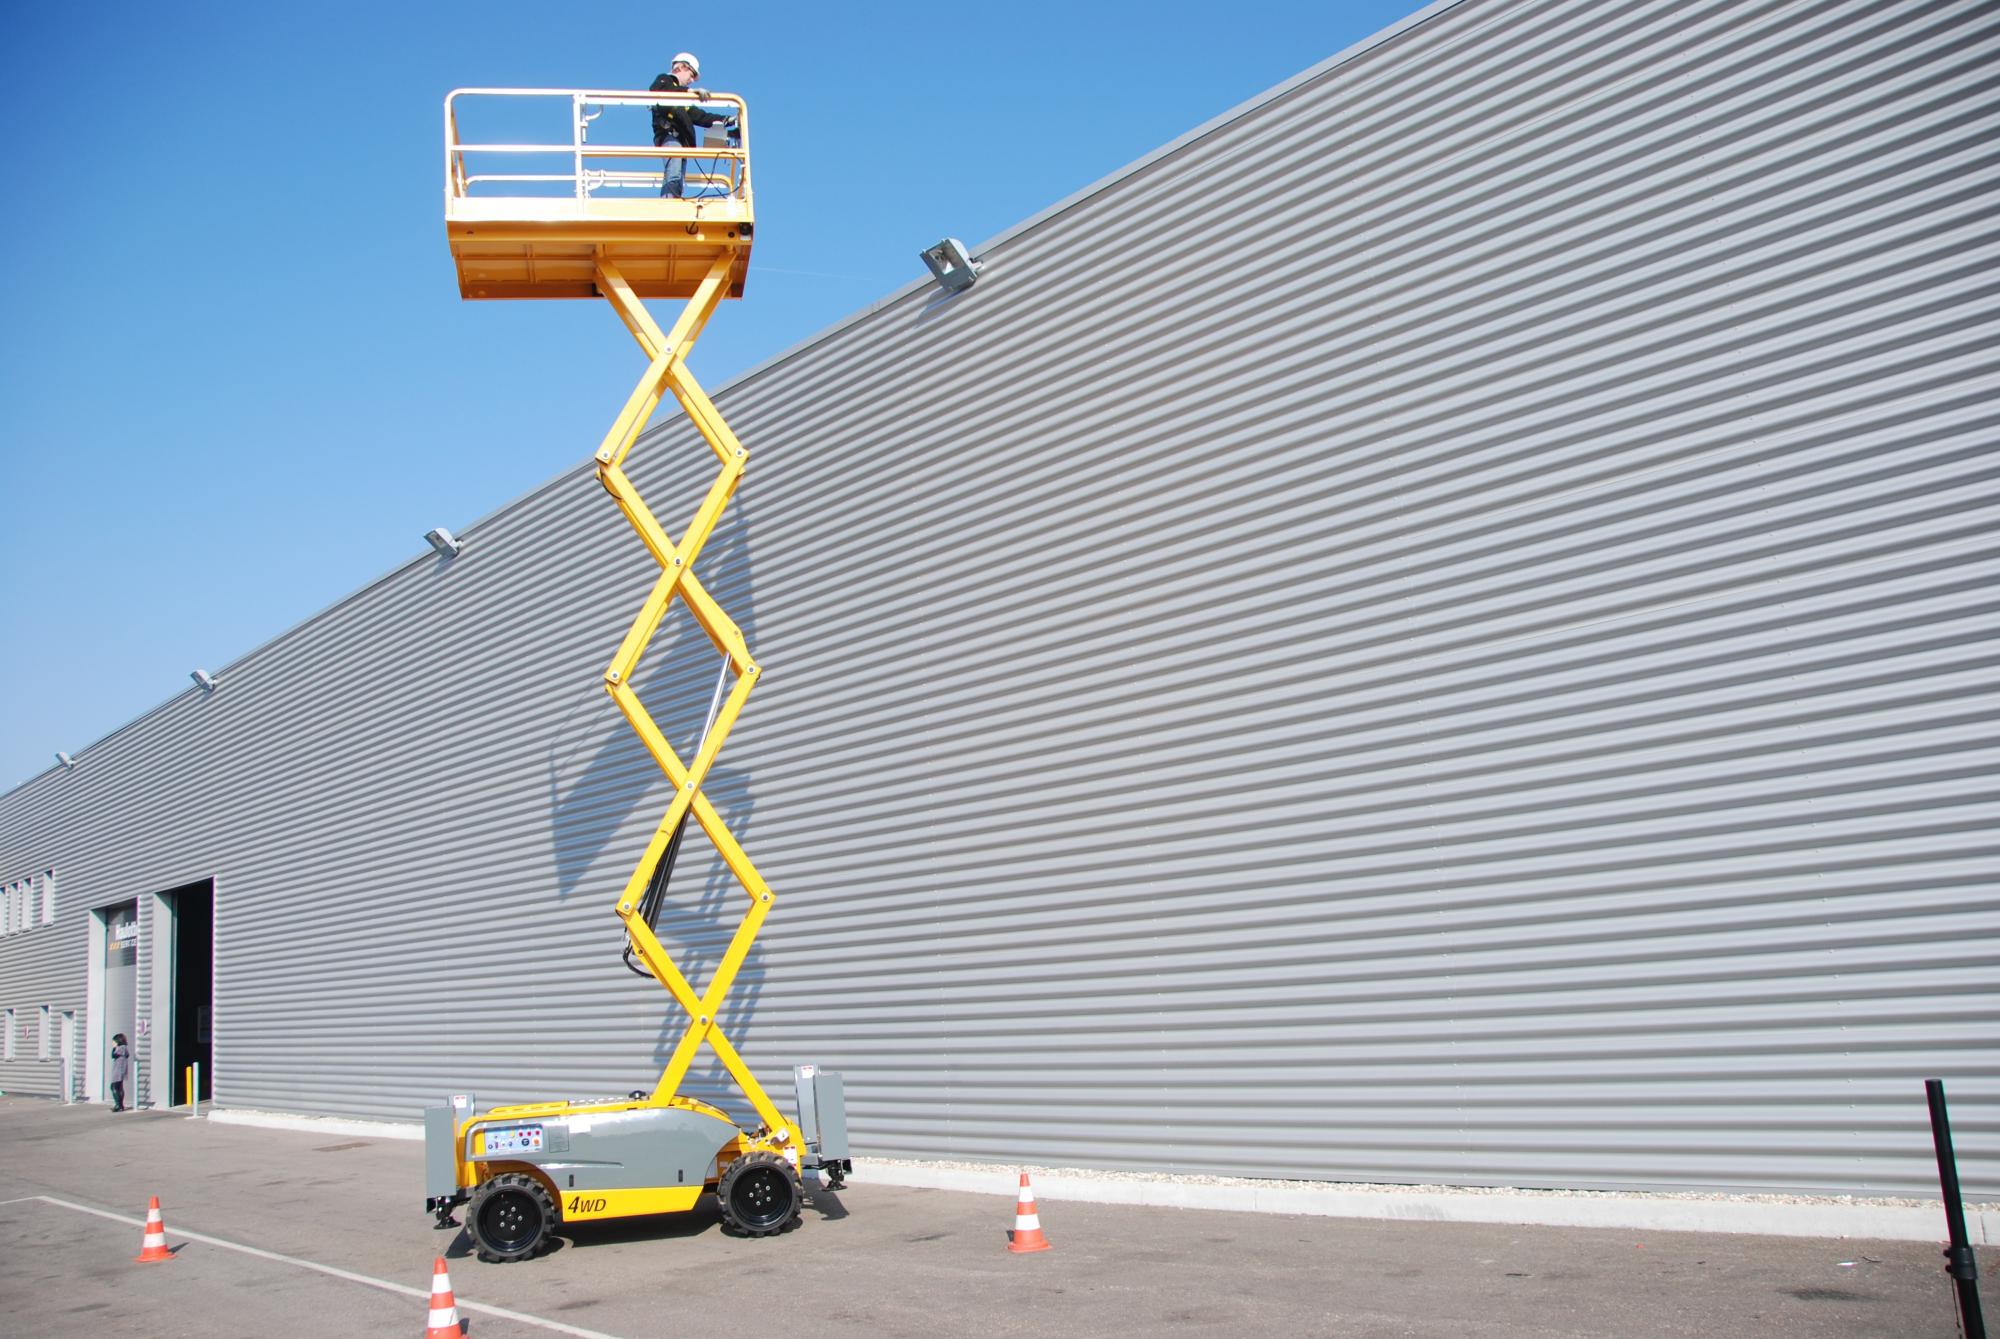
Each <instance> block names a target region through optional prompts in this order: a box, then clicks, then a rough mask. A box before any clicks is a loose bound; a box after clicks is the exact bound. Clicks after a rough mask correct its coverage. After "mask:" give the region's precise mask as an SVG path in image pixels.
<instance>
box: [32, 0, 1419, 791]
mask: <svg viewBox="0 0 2000 1339" xmlns="http://www.w3.org/2000/svg"><path fill="white" fill-rule="evenodd" d="M1420 7H1421V5H1420V4H1419V3H1417V0H1380V2H1374V3H1370V2H1366V0H1353V2H1352V3H1349V2H1346V0H1320V2H1319V3H1291V2H1290V0H1277V2H1267V3H1261V4H1257V5H1254V6H1250V7H1246V8H1245V9H1243V10H1232V9H1230V8H1228V7H1227V6H1221V5H1217V4H1214V3H1213V2H1212V0H1209V2H1208V3H1201V4H1194V3H1180V2H1179V0H1155V2H1154V3H1148V4H1128V3H1108V4H1097V5H1090V4H1084V5H1079V4H1073V3H1072V4H1056V3H1048V2H1046V0H1015V3H1012V4H1008V5H1005V6H991V5H989V6H970V7H966V6H961V7H951V6H945V7H939V6H937V5H935V4H872V5H871V4H862V5H853V4H845V5H826V4H814V5H805V4H792V3H763V4H758V3H751V4H744V5H737V6H701V7H695V6H686V7H681V6H666V5H637V4H580V5H556V4H543V5H528V4H525V3H518V2H517V0H488V2H487V3H481V4H477V5H472V4H462V3H422V2H420V3H415V4H407V5H397V6H390V5H383V4H377V3H372V2H371V0H359V2H358V3H352V4H347V5H322V6H310V7H306V6H296V7H295V6H285V5H269V4H263V3H259V4H247V3H225V4H213V3H200V0H197V3H195V4H193V5H188V6H172V5H158V4H147V5H138V4H129V3H124V2H123V0H113V2H112V3H105V4H98V5H92V6H83V7H77V8H66V7H61V6H53V5H38V6H29V7H23V8H22V9H21V10H19V11H17V12H16V13H15V14H14V15H12V16H11V17H10V19H9V24H8V27H9V31H8V36H7V40H6V42H5V44H4V49H0V106H3V107H4V108H5V124H6V125H7V126H8V127H10V137H11V139H12V144H11V145H10V148H11V150H12V152H11V153H10V154H9V162H8V164H7V168H6V171H5V174H4V176H0V192H4V197H5V198H4V208H0V312H4V317H0V499H4V501H5V508H4V515H5V517H6V524H7V526H8V528H9V534H8V536H7V539H6V540H5V541H4V542H0V611H4V619H0V627H4V629H5V636H6V642H7V649H6V654H4V655H0V789H5V788H7V787H11V786H13V785H16V784H18V783H20V782H21V781H24V780H26V779H28V778H29V777H31V776H33V775H34V774H36V773H38V772H40V771H42V770H43V769H44V768H46V767H49V766H51V765H53V754H54V751H55V750H57V749H62V750H65V751H67V752H70V753H77V752H80V751H82V750H83V749H85V748H86V747H87V746H88V745H89V744H90V743H92V742H93V741H95V740H97V739H100V738H102V737H103V736H104V735H106V734H108V733H110V732H111V731H113V730H115V729H117V728H118V727H119V726H120V725H123V724H124V723H126V722H128V721H130V720H132V719H133V718H135V717H137V716H139V715H142V714H144V713H145V712H147V711H149V710H151V709H152V708H154V707H156V706H158V705H159V704H160V703H162V702H164V701H166V700H167V699H168V698H170V697H172V696H174V695H175V694H177V693H179V692H181V691H183V690H184V689H187V688H188V687H189V686H190V685H189V681H188V677H187V675H188V671H190V670H192V669H194V668H195V667H197V666H201V667H205V668H208V669H210V670H216V669H219V668H220V667H221V666H223V665H226V664H227V663H229V662H230V661H232V660H234V659H236V658H237V657H239V656H241V655H243V654H244V653H245V652H247V651H250V650H252V649H253V648H255V647H256V646H258V645H260V644H262V643H263V642H266V641H268V640H270V639H271V638H272V637H274V636H276V635H278V634H279V633H281V632H283V631H284V630H285V629H287V628H289V627H291V626H292V625H294V624H296V623H298V622H299V621H301V620H302V619H305V618H307V617H309V616H311V615H312V614H313V613H315V612H317V611H318V610H320V609H322V608H324V607H326V606H327V605H329V604H331V603H333V602H334V601H336V600H338V599H340V598H341V597H342V596H344V595H346V594H348V593H349V592H351V591H353V590H355V589H357V588H359V587H360V586H363V585H365V584H366V583H368V582H369V581H371V580H373V579H374V578H375V577H377V576H379V575H381V574H382V573H384V572H386V571H388V570H390V569H392V568H394V567H395V566H397V565H398V564H400V563H402V562H404V561H406V560H407V559H408V558H410V557H411V556H412V555H414V554H416V553H418V552H419V551H421V550H422V548H423V541H422V538H421V536H422V534H423V532H424V531H425V530H427V529H429V528H430V527H432V526H435V525H444V526H448V527H451V528H454V529H463V528H465V527H466V526H468V525H469V524H471V523H472V522H473V521H474V520H476V519H477V518H479V517H480V516H483V515H485V514H486V513H488V512H490V511H492V510H493V509H494V508H496V507H498V506H501V505H502V504H504V503H506V502H507V501H509V500H510V499H512V498H515V497H518V496H519V495H521V494H522V493H524V492H526V491H528V490H529V489H531V488H533V487H534V486H536V485H537V484H539V483H541V482H543V481H544V480H546V479H548V478H550V477H552V476H554V475H555V474H557V473H559V472H561V471H562V470H564V469H566V468H568V467H569V466H571V465H572V464H574V463H575V462H577V461H578V460H580V459H582V458H583V457H584V456H586V455H588V454H589V453H590V452H591V451H592V450H594V449H595V448H596V445H597V442H598V440H599V438H600V437H601V436H602V434H603V432H604V429H605V427H606V426H607V425H608V424H609V422H610V420H611V418H612V416H613V415H614V414H615V413H616V412H617V409H618V406H619V405H620V404H621V403H622V402H623V399H624V397H625V395H626V394H627V393H628V392H629V391H630V389H631V386H632V383H633V381H634V379H635V378H636V377H637V376H638V373H639V372H640V371H641V370H642V368H643V365H642V364H641V363H639V362H638V361H637V350H636V347H635V346H634V345H633V344H632V343H631V340H630V337H629V336H627V335H626V333H625V332H624V330H623V328H622V327H621V326H620V325H619V323H618V321H617V319H616V317H615V316H614V315H613V314H612V313H611V311H610V309H609V308H608V307H607V306H606V305H605V304H603V303H601V302H487V303H470V302H462V301H460V300H459V298H458V295H457V289H456V285H455V282H454V279H453V273H452V266H451V258H450V254H449V252H448V251H447V250H446V247H445V240H444V223H443V217H442V203H441V202H442V184H441V171H442V168H441V163H442V148H441V137H442V131H441V125H442V105H443V100H444V95H445V94H446V93H447V92H449V91H450V90H451V89H452V88H454V87H459V86H465V85H481V86H506V87H542V88H562V87H585V88H643V87H645V86H646V84H647V83H648V82H650V80H651V79H652V76H653V75H654V74H656V73H657V72H658V71H660V70H661V69H664V68H665V66H666V62H667V60H668V58H669V57H671V55H672V54H673V53H674V52H675V51H676V50H679V49H682V48H687V49H691V50H693V51H694V52H696V53H697V54H698V55H699V56H700V57H701V59H702V75H703V82H704V83H705V84H707V85H708V86H709V87H712V88H718V89H727V90H729V91H731V92H736V93H740V94H742V95H743V96H744V97H745V98H746V99H747V100H748V101H749V105H750V109H751V118H752V119H751V124H752V130H753V151H754V153H755V160H756V162H755V172H756V183H757V215H758V229H757V251H756V254H755V257H754V258H753V261H752V270H751V282H750V286H749V292H748V296H747V299H746V300H745V301H743V302H741V303H730V304H727V305H725V307H724V308H723V309H722V311H721V312H720V313H718V315H717V316H716V318H715V320H714V321H713V322H712V323H711V325H710V326H709V331H708V333H707V334H706V335H705V336H704V337H703V340H702V343H701V345H700V346H699V348H698V350H697V353H696V356H695V359H694V364H695V371H696V374H697V375H698V376H699V377H701V378H702V380H703V381H704V382H705V383H706V384H708V385H710V386H715V385H718V384H720V383H722V382H724V381H726V380H728V379H729V378H730V377H732V376H734V375H736V374H737V373H739V372H742V371H744V370H746V369H748V368H750V367H753V366H755V365H756V364H757V363H759V362H762V361H763V360H764V359H766V358H769V357H770V356H772V355H773V354H776V353H778V352H780V351H782V350H784V349H786V348H788V347H790V346H791V345H793V344H796V343H798V342H799V341H800V340H802V339H805V338H807V337H809V336H810V335H812V334H813V333H814V332H816V331H818V330H821V329H823V328H825V327H826V326H828V325H831V324H833V323H834V322H836V321H838V320H840V319H841V318H843V317H845V316H847V315H848V314H850V313H852V312H854V311H856V310H857V309H859V308H861V307H864V306H866V305H867V304H869V303H871V302H874V301H876V300H877V299H879V298H882V297H884V296H886V295H888V294H889V293H891V292H893V291H895V290H896V289H898V288H900V287H901V286H902V285H903V284H905V283H907V282H908V281H909V280H911V279H913V278H916V277H917V276H919V275H920V274H922V272H923V271H922V265H921V262H919V261H918V259H917V257H916V252H917V251H918V249H919V248H921V247H923V246H925V245H927V244H929V243H930V242H933V241H935V240H937V239H938V238H939V237H942V236H946V235H953V236H957V237H959V238H962V239H963V240H964V241H965V242H966V243H968V244H969V245H976V244H978V243H979V242H982V241H984V240H986V239H987V238H989V237H992V236H993V235H995V234H997V233H999V232H1001V231H1003V230H1004V229H1006V228H1008V227H1010V226H1011V225H1013V224H1015V223H1018V222H1019V221H1021V220H1022V219H1024V218H1027V217H1028V216H1030V215H1032V214H1034V213H1036V212H1037V211H1039V210H1041V209H1043V208H1044V207H1046V206H1048V205H1050V204H1052V203H1054V202H1055V201H1057V200H1059V199H1061V198H1063V197H1064V196H1066V195H1069V194H1070V193H1072V192H1074V191H1076V190H1078V189H1079V188H1081V187H1084V186H1087V185H1089V184H1090V183H1091V182H1093V181H1095V180H1097V179H1099V178H1100V177H1102V176H1104V175H1105V174H1107V173H1109V172H1112V171H1114V170H1116V169H1117V168H1119V167H1121V166H1123V165H1124V164H1126V163H1129V162H1131V161H1132V160H1133V159H1135V158H1138V157H1140V156H1142V155H1144V154H1145V153H1147V152H1149V151H1150V150H1152V149H1154V148H1157V147H1158V146H1160V145H1162V144H1164V143H1166V142H1167V141H1169V140H1171V139H1173V138H1174V137H1176V136H1177V135H1180V134H1181V133H1183V132H1184V131H1187V130H1190V129H1192V128H1193V127H1195V126H1197V125H1199V124H1201V123H1202V122H1204V121H1206V120H1208V119H1210V118H1211V117H1213V116H1215V115H1217V114H1218V113H1220V112H1223V111H1226V110H1228V109H1229V108H1230V107H1233V106H1235V105H1236V104H1238V103H1240V102H1242V101H1244V100H1245V99H1247V98H1250V97H1252V96H1254V95H1256V94H1257V93H1260V92H1262V91H1263V90H1264V89H1266V88H1269V87H1270V86H1272V85H1274V84H1276V83H1279V82H1281V81H1283V80H1285V79H1287V78H1289V77H1291V76H1292V75H1294V74H1297V73H1298V72H1299V71H1301V70H1303V69H1305V68H1307V67H1308V66H1310V65H1313V64H1315V63H1316V62H1318V61H1320V60H1322V59H1324V58H1325V57H1327V56H1330V55H1332V54H1334V53H1335V52H1337V51H1339V50H1341V49H1343V48H1345V47H1347V46H1350V45H1352V44H1353V43H1355V42H1357V41H1359V40H1361V39H1363V38H1365V37H1367V36H1369V35H1370V34H1372V33H1374V32H1376V31H1378V30H1380V29H1381V28H1383V27H1386V26H1388V25H1389V24H1391V23H1394V22H1395V21H1396V20H1398V19H1400V18H1402V17H1404V16H1405V15H1407V14H1409V13H1413V12H1415V10H1417V9H1418V8H1420ZM677 10H678V11H682V13H681V14H679V15H677V13H676V11H677Z"/></svg>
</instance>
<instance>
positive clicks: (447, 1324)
mask: <svg viewBox="0 0 2000 1339" xmlns="http://www.w3.org/2000/svg"><path fill="white" fill-rule="evenodd" d="M424 1339H459V1330H458V1302H457V1300H456V1299H455V1298H453V1297H452V1295H451V1275H449V1274H447V1273H445V1272H444V1257H443V1256H441V1255H440V1256H439V1257H438V1258H437V1263H436V1264H434V1265H432V1266H431V1322H430V1324H429V1325H428V1326H427V1327H426V1328H425V1330H424Z"/></svg>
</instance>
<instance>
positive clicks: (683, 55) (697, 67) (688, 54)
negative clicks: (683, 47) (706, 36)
mask: <svg viewBox="0 0 2000 1339" xmlns="http://www.w3.org/2000/svg"><path fill="white" fill-rule="evenodd" d="M682 61H686V62H687V63H688V64H689V65H692V66H693V67H694V72H695V73H696V74H700V73H701V62H700V61H698V60H696V59H695V58H694V52H692V51H682V52H679V53H677V54H676V55H675V56H674V58H673V59H672V60H671V61H669V62H667V64H668V68H670V69H671V68H672V67H673V66H675V65H679V64H680V63H681V62H682Z"/></svg>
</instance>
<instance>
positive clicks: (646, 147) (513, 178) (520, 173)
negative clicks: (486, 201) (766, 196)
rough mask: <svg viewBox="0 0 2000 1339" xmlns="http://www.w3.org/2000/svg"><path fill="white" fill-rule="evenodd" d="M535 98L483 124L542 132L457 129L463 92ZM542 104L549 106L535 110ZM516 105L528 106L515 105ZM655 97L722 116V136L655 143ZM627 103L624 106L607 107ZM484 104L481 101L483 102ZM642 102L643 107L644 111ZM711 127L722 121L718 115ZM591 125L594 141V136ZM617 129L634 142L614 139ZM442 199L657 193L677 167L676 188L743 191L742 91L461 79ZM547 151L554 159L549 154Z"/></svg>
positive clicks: (695, 192) (742, 195) (720, 194)
mask: <svg viewBox="0 0 2000 1339" xmlns="http://www.w3.org/2000/svg"><path fill="white" fill-rule="evenodd" d="M499 98H506V99H540V100H542V103H540V104H536V103H527V104H523V103H518V102H517V103H510V104H508V105H507V106H506V107H505V108H502V109H499V110H500V111H501V112H503V113H506V114H501V115H495V116H493V117H491V118H488V117H484V116H482V117H481V118H480V119H481V121H482V124H484V123H485V122H486V121H487V120H489V119H490V120H492V121H493V122H494V123H496V124H498V125H500V126H501V127H502V128H503V130H512V129H514V127H515V125H516V124H517V123H518V122H520V121H522V120H523V119H526V120H528V121H530V122H531V123H532V124H530V125H529V126H528V127H527V131H528V133H529V134H533V135H540V134H542V133H543V131H542V129H541V127H542V126H544V125H546V126H547V127H548V134H549V138H548V139H546V140H509V141H498V142H482V143H467V142H465V141H464V140H463V139H461V138H460V135H459V104H460V103H461V102H462V101H465V100H468V99H499ZM543 105H546V107H547V110H548V115H539V114H537V113H539V112H540V110H541V107H542V106H543ZM564 105H566V106H567V109H568V113H569V126H568V138H567V139H566V140H558V139H556V138H555V137H554V136H555V133H556V132H557V129H558V126H559V123H557V122H555V120H554V117H555V115H557V114H558V112H559V109H560V108H562V107H563V106H564ZM523 107H526V108H527V109H528V111H527V114H526V116H525V118H524V116H523V115H522V114H521V113H522V109H523ZM655 107H681V108H687V109H691V110H698V111H704V112H707V113H709V114H711V115H714V116H720V117H723V118H726V125H727V129H726V130H725V131H724V134H723V137H722V139H721V142H716V139H715V137H714V136H713V135H705V134H700V128H699V127H697V134H698V136H699V137H700V138H701V139H702V141H703V142H702V143H700V144H696V145H681V144H674V143H667V144H661V145H654V144H653V143H652V142H651V141H652V118H651V115H650V114H651V111H652V109H653V108H655ZM627 109H638V110H636V111H630V113H629V114H628V115H622V116H619V115H609V116H608V115H607V114H608V113H615V112H619V111H626V110H627ZM482 110H484V109H482ZM640 112H644V113H646V114H645V115H641V114H640ZM714 129H723V126H721V125H718V126H716V127H714ZM593 131H595V132H596V133H597V135H598V140H599V142H597V143H592V142H591V136H592V133H593ZM619 139H630V140H632V141H634V142H631V143H620V142H618V140H619ZM444 144H445V162H444V173H445V200H446V204H447V208H448V207H449V205H450V202H451V201H454V200H464V199H468V198H473V197H478V196H485V197H495V198H506V197H528V198H550V197H556V198H562V197H571V198H574V199H577V200H590V199H593V198H596V197H597V196H598V193H599V192H606V191H616V192H624V191H648V192H651V193H653V194H658V193H659V190H660V187H661V184H662V182H663V181H664V180H665V178H666V177H667V176H668V175H669V172H670V169H671V168H672V167H673V166H674V165H676V164H679V165H680V166H681V167H682V179H683V188H682V195H683V198H686V199H734V200H748V199H749V198H750V121H749V116H748V114H747V112H746V109H745V107H744V105H743V99H741V98H739V97H737V96H736V95H734V94H732V93H708V92H703V93H702V94H701V95H700V96H696V95H695V94H694V93H691V92H690V93H651V92H641V93H632V92H618V91H601V90H596V89H569V88H460V89H454V90H452V92H451V93H450V95H448V96H447V97H446V98H445V100H444ZM549 160H553V161H549ZM544 161H547V165H548V166H549V167H551V168H555V167H562V168H567V169H568V170H567V171H532V170H520V169H521V168H524V167H528V166H539V165H541V163H542V162H544Z"/></svg>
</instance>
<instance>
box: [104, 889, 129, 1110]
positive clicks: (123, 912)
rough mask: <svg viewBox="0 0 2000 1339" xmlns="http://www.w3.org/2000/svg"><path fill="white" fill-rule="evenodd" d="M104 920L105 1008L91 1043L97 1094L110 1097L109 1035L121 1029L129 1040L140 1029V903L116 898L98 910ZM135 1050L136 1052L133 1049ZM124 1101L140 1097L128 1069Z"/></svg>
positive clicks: (107, 1098)
mask: <svg viewBox="0 0 2000 1339" xmlns="http://www.w3.org/2000/svg"><path fill="white" fill-rule="evenodd" d="M98 915H99V916H101V917H102V918H103V920H104V962H103V970H104V1009H103V1011H102V1012H100V1013H99V1014H98V1016H97V1017H98V1020H99V1021H98V1025H97V1028H96V1032H97V1036H96V1037H95V1039H94V1044H95V1047H96V1050H97V1055H98V1056H99V1057H100V1059H99V1065H98V1071H97V1072H98V1073H99V1074H101V1075H103V1076H104V1077H103V1078H102V1079H101V1080H100V1081H99V1083H98V1085H97V1086H98V1091H97V1093H96V1094H95V1095H96V1097H97V1098H98V1099H99V1100H101V1101H103V1100H109V1099H110V1097H111V1079H110V1065H111V1047H112V1044H113V1043H112V1038H113V1037H116V1036H118V1035H120V1034H121V1033H122V1034H123V1035H124V1036H125V1037H126V1038H127V1039H128V1040H130V1039H131V1038H133V1037H134V1036H136V1035H137V1034H138V1031H139V904H138V903H137V902H119V903H116V904H115V905H113V906H108V907H106V908H104V909H103V910H102V911H100V912H99V913H98ZM134 1054H137V1052H136V1050H135V1051H134ZM125 1083H126V1087H125V1101H126V1103H127V1104H128V1105H130V1104H134V1103H136V1102H137V1101H138V1100H139V1097H138V1081H137V1076H136V1075H133V1074H131V1073H129V1071H128V1073H127V1076H126V1080H125Z"/></svg>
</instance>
